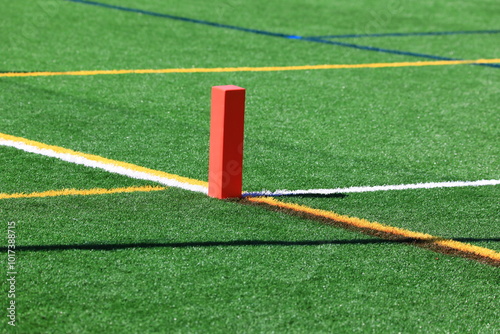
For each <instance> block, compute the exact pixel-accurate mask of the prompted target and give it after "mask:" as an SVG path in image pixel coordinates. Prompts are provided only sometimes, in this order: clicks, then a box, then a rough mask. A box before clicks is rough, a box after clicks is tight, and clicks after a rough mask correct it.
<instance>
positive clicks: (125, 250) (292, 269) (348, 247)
mask: <svg viewBox="0 0 500 334" xmlns="http://www.w3.org/2000/svg"><path fill="white" fill-rule="evenodd" d="M21 207H22V208H24V210H23V209H20V208H21ZM97 207H98V208H99V210H95V208H97ZM166 207H168V210H166ZM2 208H3V209H4V210H7V212H9V213H10V214H8V215H7V218H9V219H15V220H16V221H17V222H18V224H17V227H16V230H17V233H18V235H19V237H18V239H17V242H18V248H19V249H20V250H19V251H18V252H19V253H18V254H19V255H18V260H17V261H18V264H17V265H18V266H19V268H21V269H22V271H21V272H20V273H19V275H18V276H17V277H18V286H17V289H18V296H19V297H18V299H17V302H18V307H19V313H18V324H19V329H31V330H30V332H38V333H46V332H75V331H78V332H82V333H95V332H100V331H107V332H111V333H120V332H121V333H123V332H130V333H133V332H140V331H142V332H150V333H162V332H163V333H164V332H199V331H202V332H228V331H230V332H272V331H276V332H289V331H293V332H311V331H312V332H330V331H331V330H332V329H336V330H338V331H341V332H342V331H346V332H347V331H349V332H367V331H368V332H379V331H380V332H400V331H401V332H414V333H419V332H422V333H424V332H445V331H446V332H464V331H472V332H481V331H483V332H489V331H490V332H493V329H494V328H495V326H496V325H495V323H494V321H495V315H496V312H497V309H498V306H499V305H498V299H497V298H496V295H497V287H498V285H497V284H498V282H497V281H496V280H495V279H494V277H496V273H497V272H496V269H494V268H492V267H489V266H485V265H482V264H479V263H474V262H472V261H468V260H463V259H458V258H452V257H447V256H443V255H437V254H433V253H432V252H429V251H423V250H420V249H418V248H413V247H409V246H407V245H404V244H398V243H391V242H387V241H383V240H378V239H373V238H369V237H365V236H363V235H359V234H357V233H354V232H348V231H345V230H341V229H336V228H332V227H330V226H325V225H321V224H319V223H316V222H309V221H307V220H303V219H300V218H294V217H290V216H288V215H285V214H283V213H274V212H269V211H266V210H263V209H261V208H258V207H248V206H241V205H239V204H237V203H230V202H229V203H228V202H221V201H217V200H214V199H209V198H207V197H205V196H203V195H195V194H190V193H186V192H184V191H179V190H175V189H171V190H167V191H163V192H160V193H154V194H153V193H150V194H123V195H120V194H118V195H111V196H110V195H102V196H92V197H78V196H77V197H62V198H51V199H29V200H28V199H22V200H7V201H4V202H3V203H2ZM26 208H29V210H26ZM35 212H36V214H35ZM139 212H140V214H138V213H139ZM58 245H59V246H60V247H62V249H63V250H57V248H56V249H54V248H55V247H56V246H58ZM23 246H24V247H26V249H23V248H22V247H23ZM21 269H20V270H21ZM2 325H3V324H2ZM4 328H5V327H4ZM21 332H22V331H21Z"/></svg>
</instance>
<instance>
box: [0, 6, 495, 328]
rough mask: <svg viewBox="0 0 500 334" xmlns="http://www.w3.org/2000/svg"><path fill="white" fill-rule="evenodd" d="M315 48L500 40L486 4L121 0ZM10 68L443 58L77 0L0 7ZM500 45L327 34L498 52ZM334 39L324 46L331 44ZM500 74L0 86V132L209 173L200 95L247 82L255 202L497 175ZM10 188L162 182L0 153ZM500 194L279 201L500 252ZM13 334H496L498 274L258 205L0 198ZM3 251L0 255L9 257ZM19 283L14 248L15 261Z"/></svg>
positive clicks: (152, 196) (159, 196) (239, 75)
mask: <svg viewBox="0 0 500 334" xmlns="http://www.w3.org/2000/svg"><path fill="white" fill-rule="evenodd" d="M105 3H107V4H113V5H118V6H123V7H128V8H136V9H141V10H147V11H152V12H156V13H160V14H170V15H177V16H181V17H186V18H192V19H197V20H206V21H210V22H217V23H221V24H226V25H233V26H238V27H243V28H249V29H258V30H261V31H265V32H269V33H283V34H294V35H299V36H303V37H308V36H326V35H340V34H373V33H413V32H441V31H475V30H495V29H498V28H499V27H498V26H496V24H497V23H496V21H497V18H496V16H495V15H494V8H495V5H496V4H495V2H494V1H492V0H491V1H490V0H482V1H476V2H466V1H440V2H438V3H436V2H434V1H430V0H429V1H421V2H418V3H399V2H395V1H392V2H380V3H374V2H371V1H360V2H331V1H326V0H317V1H295V0H294V1H290V2H286V3H285V2H280V1H269V0H267V1H260V0H258V1H251V2H244V1H240V0H231V1H215V2H206V1H189V2H178V1H159V0H150V1H147V2H144V1H115V0H106V1H105ZM2 14H3V16H2V20H0V31H2V33H1V34H0V43H1V45H2V48H0V72H16V71H21V72H23V71H26V72H30V71H73V70H101V69H102V70H113V69H149V68H153V69H162V68H191V67H197V68H205V67H233V66H236V67H238V66H284V65H306V64H364V63H366V64H367V63H388V62H416V61H429V60H432V58H425V57H417V56H415V55H413V56H411V55H409V54H406V55H405V54H399V55H398V54H394V53H388V52H375V51H369V50H366V49H359V48H352V47H345V46H339V45H330V44H327V43H319V42H314V41H305V40H300V39H288V38H283V37H275V36H271V35H269V34H267V35H266V34H263V33H258V34H257V33H252V32H246V31H241V30H235V29H227V28H223V27H214V26H208V25H202V24H195V23H193V22H186V21H179V20H172V19H167V18H163V17H157V16H151V15H146V14H138V13H133V12H126V11H120V10H116V9H110V8H104V7H98V6H92V5H88V4H82V3H75V2H70V1H59V0H49V1H38V0H22V1H16V2H9V3H8V4H7V3H6V4H3V5H2ZM499 36H500V35H499V34H498V33H492V34H464V35H438V36H397V37H396V36H391V37H389V36H388V37H362V38H346V39H343V38H342V39H340V38H338V39H335V38H331V39H327V40H330V41H341V42H344V43H353V44H358V45H361V46H372V47H379V48H384V49H388V50H398V51H402V52H413V53H422V54H427V55H431V56H436V57H450V58H460V59H477V58H487V59H492V58H498V57H499V56H500V54H499V49H498V45H500V44H499V43H498V41H499ZM324 39H325V40H326V38H324ZM499 70H500V69H499V68H495V67H487V66H475V65H455V66H429V67H396V68H379V69H369V68H359V69H336V70H333V69H332V70H309V71H287V72H285V71H274V72H232V73H172V74H127V75H96V76H41V77H17V78H8V77H0V133H6V134H9V135H13V136H19V137H23V138H27V139H30V140H35V141H39V142H42V143H45V144H49V145H56V146H60V147H64V148H68V149H72V150H76V151H80V152H84V153H89V154H95V155H99V156H102V157H105V158H109V159H115V160H118V161H124V162H128V163H133V164H136V165H139V166H144V167H147V168H151V169H156V170H160V171H164V172H168V173H173V174H178V175H181V176H185V177H190V178H194V179H199V180H204V181H206V180H207V156H208V139H209V112H210V88H211V87H212V86H215V85H226V84H234V85H238V86H241V87H244V88H246V89H247V102H246V115H245V120H246V122H245V131H246V132H245V160H244V190H245V191H260V190H263V189H265V190H277V189H290V190H295V189H316V188H338V187H350V186H375V185H384V184H407V183H417V182H444V181H475V180H481V179H496V180H498V179H499V176H500V173H499V172H500V170H499V167H498V166H499V164H498V162H499V161H498V157H499V155H500V152H499V148H498V144H497V141H498V137H499V135H500V133H499V130H498V126H497V124H498V123H499V121H500V119H499V113H498V93H499V88H500V87H499V84H498V79H497V78H498V71H499ZM0 166H1V167H0V193H18V192H25V193H29V192H34V191H46V190H60V189H64V188H76V189H91V188H96V187H97V188H118V187H127V186H135V185H152V184H154V183H152V182H147V181H141V180H135V179H130V178H127V177H124V176H119V175H114V174H109V173H107V172H104V171H101V170H97V169H92V168H87V167H83V166H80V165H74V164H70V163H67V162H63V161H59V160H57V159H54V158H48V157H44V156H40V155H35V154H32V153H27V152H23V151H20V150H16V149H14V148H10V147H4V146H0ZM498 196H499V188H498V186H485V187H474V188H472V187H471V188H452V189H430V190H429V189H427V190H425V189H420V190H405V191H393V192H390V191H388V192H374V193H359V194H354V193H353V194H348V195H347V196H343V197H342V196H331V197H321V196H309V197H304V196H302V197H300V196H298V197H283V198H280V200H282V201H286V202H293V203H299V204H303V205H307V206H310V207H313V208H320V209H325V210H329V211H334V212H337V213H340V214H344V215H349V216H354V217H359V218H365V219H368V220H370V221H378V222H380V223H383V224H387V225H390V226H397V227H401V228H404V229H408V230H411V231H416V232H423V233H429V234H432V235H435V236H439V237H445V238H452V239H455V240H458V241H462V242H466V243H471V244H473V245H477V246H482V247H487V248H489V249H492V250H495V251H497V252H498V251H500V246H499V245H500V240H499V235H500V230H499V228H498V226H499V220H498ZM8 222H15V224H16V225H15V231H16V239H15V240H16V247H17V248H16V268H17V270H18V274H17V276H16V299H15V300H16V303H17V313H16V316H17V318H16V321H17V323H16V324H17V326H16V327H15V328H14V327H12V326H9V325H8V323H7V321H8V318H7V317H6V315H7V312H6V308H7V303H8V302H9V301H10V300H11V299H10V298H8V290H9V284H8V281H6V279H3V280H1V282H2V283H1V284H2V290H1V293H2V297H1V303H2V304H1V305H2V310H4V311H2V312H3V314H0V317H1V318H2V319H3V320H2V321H0V328H1V330H0V332H7V333H10V332H12V333H100V332H107V333H171V332H172V333H228V332H235V333H263V332H264V333H332V332H334V333H353V332H354V333H398V332H403V333H463V332H471V333H498V331H500V327H499V324H498V317H499V314H498V309H499V306H500V305H499V300H500V299H499V297H500V296H499V293H498V291H499V284H500V282H499V280H498V268H495V267H493V266H489V265H486V264H483V263H479V262H476V261H473V260H467V259H462V258H457V257H453V256H449V255H444V254H439V253H434V252H432V251H430V250H426V249H421V248H418V247H414V246H411V245H408V244H403V243H398V242H394V241H387V240H382V239H377V238H374V237H369V236H366V235H363V234H360V233H357V232H353V231H346V230H343V229H339V228H336V227H333V226H327V225H323V224H321V223H319V222H317V221H311V220H308V219H305V218H301V217H297V216H293V215H289V214H286V213H284V212H274V211H269V210H268V209H266V208H264V207H261V206H250V205H244V204H243V203H241V202H235V201H219V200H215V199H211V198H209V197H207V196H205V195H203V194H197V193H191V192H187V191H183V190H179V189H174V188H168V189H166V190H164V191H160V192H151V193H128V194H110V195H94V196H61V197H51V198H31V199H3V200H0V226H3V227H2V228H1V230H3V231H4V232H3V233H4V234H3V235H4V237H3V238H2V240H3V243H2V244H3V245H7V242H8V239H7V233H8V232H7V231H8ZM4 249H5V247H4ZM1 256H2V257H3V258H4V263H5V266H4V269H3V272H2V273H1V274H2V275H3V276H4V277H6V275H7V270H6V269H5V268H6V267H7V265H8V263H7V260H8V255H7V253H6V252H5V251H4V252H3V253H2V255H1Z"/></svg>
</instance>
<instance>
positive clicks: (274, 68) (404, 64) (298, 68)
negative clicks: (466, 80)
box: [0, 58, 500, 77]
mask: <svg viewBox="0 0 500 334" xmlns="http://www.w3.org/2000/svg"><path fill="white" fill-rule="evenodd" d="M493 63H500V59H498V58H497V59H476V60H439V61H416V62H396V63H371V64H330V65H300V66H265V67H217V68H167V69H143V70H140V69H139V70H96V71H61V72H48V71H47V72H27V73H19V72H11V73H0V77H39V76H60V75H74V76H75V75H76V76H85V75H117V74H162V73H163V74H165V73H223V72H275V71H304V70H329V69H349V68H387V67H415V66H446V65H469V64H493Z"/></svg>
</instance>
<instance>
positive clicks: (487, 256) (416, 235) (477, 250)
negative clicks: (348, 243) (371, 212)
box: [247, 197, 500, 265]
mask: <svg viewBox="0 0 500 334" xmlns="http://www.w3.org/2000/svg"><path fill="white" fill-rule="evenodd" d="M247 200H248V201H251V202H255V203H263V204H267V205H270V206H275V207H278V208H283V209H289V210H293V211H296V212H300V213H307V214H310V215H313V216H316V217H323V218H328V219H331V220H334V221H336V222H340V223H343V224H346V225H348V226H352V227H355V228H358V229H365V230H369V231H372V232H375V233H376V232H381V233H385V234H388V235H393V236H397V237H403V238H409V239H415V240H418V241H424V242H425V244H426V245H430V246H435V247H436V248H438V249H442V250H445V249H446V250H454V251H457V252H459V253H465V254H470V255H473V256H474V257H480V258H482V259H484V260H489V261H490V262H491V261H493V262H495V263H496V264H497V265H500V253H498V252H496V251H494V250H492V249H488V248H483V247H479V246H474V245H471V244H467V243H463V242H459V241H455V240H451V239H444V238H439V237H436V236H433V235H430V234H426V233H420V232H413V231H409V230H405V229H402V228H399V227H393V226H388V225H384V224H380V223H377V222H370V221H368V220H366V219H361V218H356V217H349V216H344V215H339V214H337V213H335V212H331V211H326V210H320V209H314V208H310V207H307V206H303V205H299V204H292V203H285V202H281V201H278V200H276V199H274V198H270V197H249V198H247Z"/></svg>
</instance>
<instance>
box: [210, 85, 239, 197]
mask: <svg viewBox="0 0 500 334" xmlns="http://www.w3.org/2000/svg"><path fill="white" fill-rule="evenodd" d="M244 116H245V89H244V88H241V87H237V86H232V85H228V86H214V87H212V104H211V111H210V153H209V159H208V196H210V197H215V198H219V199H223V198H234V197H241V192H242V186H243V130H244Z"/></svg>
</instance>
